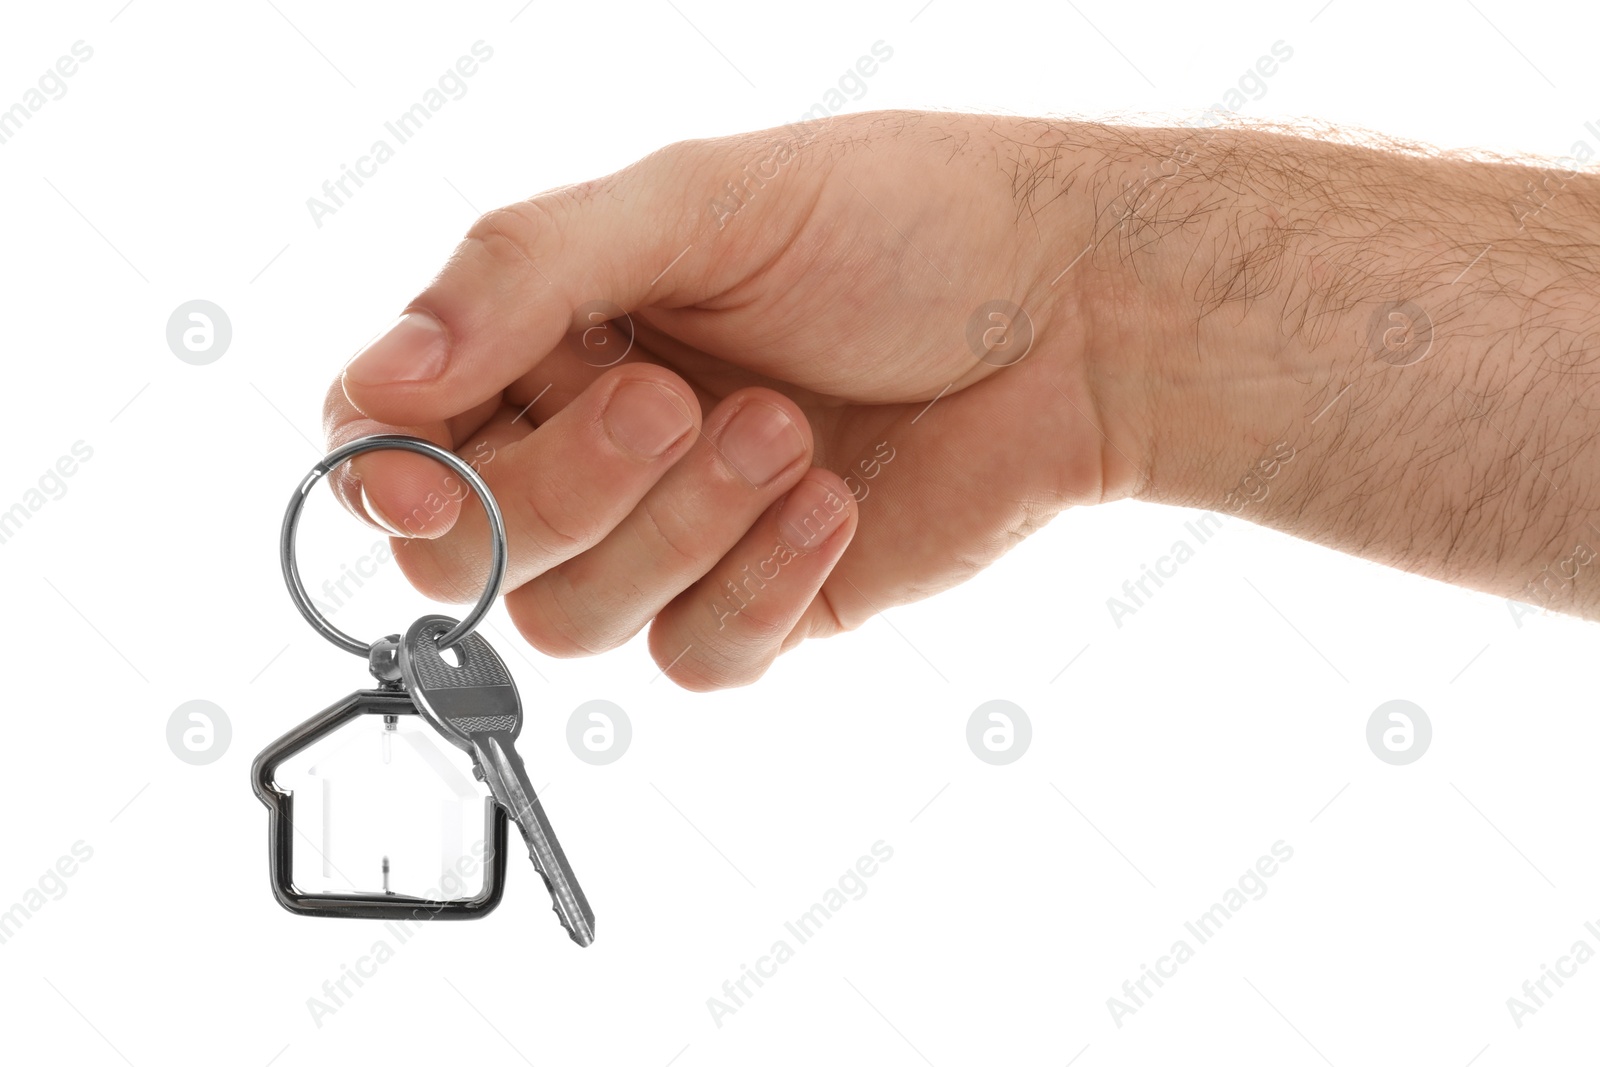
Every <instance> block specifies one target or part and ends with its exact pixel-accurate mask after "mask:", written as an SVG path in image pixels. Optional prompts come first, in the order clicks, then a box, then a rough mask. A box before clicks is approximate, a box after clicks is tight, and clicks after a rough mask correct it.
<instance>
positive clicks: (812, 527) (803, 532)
mask: <svg viewBox="0 0 1600 1067" xmlns="http://www.w3.org/2000/svg"><path fill="white" fill-rule="evenodd" d="M849 513H850V507H849V504H848V502H847V501H846V500H845V498H844V497H842V496H840V495H839V494H838V493H835V492H834V491H833V490H832V489H829V488H828V487H827V486H825V485H822V484H821V483H819V482H816V481H814V480H811V479H806V480H805V481H803V482H801V483H800V484H799V485H797V486H795V488H794V492H792V493H790V494H789V496H788V497H787V499H785V500H784V502H783V506H782V507H780V508H779V509H778V532H779V533H780V534H781V535H782V536H783V538H784V540H786V541H787V542H788V543H789V547H790V548H793V549H795V550H797V551H800V552H811V551H814V550H816V549H818V548H821V547H822V543H823V542H824V541H826V540H827V539H828V537H829V535H830V534H832V533H833V532H834V531H835V530H837V529H838V528H839V527H840V526H841V525H843V524H844V519H845V516H846V515H848V514H849Z"/></svg>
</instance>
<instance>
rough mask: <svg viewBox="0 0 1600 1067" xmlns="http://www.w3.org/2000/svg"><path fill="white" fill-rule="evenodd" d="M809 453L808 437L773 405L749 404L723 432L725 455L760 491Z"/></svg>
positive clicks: (723, 450) (741, 409)
mask: <svg viewBox="0 0 1600 1067" xmlns="http://www.w3.org/2000/svg"><path fill="white" fill-rule="evenodd" d="M805 450H806V442H805V438H803V437H801V436H800V429H799V427H797V426H796V425H795V424H794V420H792V419H790V418H789V416H788V415H787V414H786V413H785V412H784V411H783V410H782V409H780V408H777V407H774V406H773V405H771V404H763V403H760V402H752V403H749V404H746V405H745V406H744V407H742V408H740V409H739V411H738V413H736V414H735V415H734V416H733V418H732V420H730V421H729V423H728V425H727V426H725V427H723V430H722V453H723V455H725V456H726V457H727V458H728V463H729V464H730V465H731V466H732V467H733V468H734V469H735V470H736V471H738V472H739V473H740V474H742V475H743V476H744V478H745V480H746V481H748V482H749V483H750V484H751V485H753V486H755V487H756V488H758V489H759V488H760V487H761V486H764V485H766V484H767V483H768V482H770V481H772V479H774V478H776V477H777V476H778V475H779V474H782V473H783V472H784V471H785V470H787V469H788V468H789V466H790V465H791V464H793V463H794V461H795V460H797V459H799V458H800V457H801V456H802V455H803V454H804V453H805Z"/></svg>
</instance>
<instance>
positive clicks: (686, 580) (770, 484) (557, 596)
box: [506, 389, 812, 656]
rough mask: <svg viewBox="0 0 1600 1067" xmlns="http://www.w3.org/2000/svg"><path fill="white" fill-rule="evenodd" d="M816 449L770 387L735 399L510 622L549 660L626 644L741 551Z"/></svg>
mask: <svg viewBox="0 0 1600 1067" xmlns="http://www.w3.org/2000/svg"><path fill="white" fill-rule="evenodd" d="M811 449H812V440H811V432H810V428H809V427H808V426H807V424H806V419H805V417H804V415H802V414H801V412H800V410H799V409H798V408H797V407H795V405H794V404H793V402H791V401H790V400H788V399H787V398H786V397H784V396H782V395H781V394H779V393H775V392H773V391H772V390H770V389H745V390H741V391H739V392H737V393H734V394H733V395H732V396H730V397H728V398H727V399H726V400H725V401H723V403H722V404H720V405H719V406H718V407H717V409H716V410H715V411H714V412H713V413H712V414H711V417H710V418H709V419H708V420H707V422H706V425H705V428H704V432H703V433H702V434H701V435H700V437H699V439H698V440H697V441H696V442H695V444H694V447H693V448H691V449H690V450H689V452H688V453H687V454H686V455H685V456H684V457H683V459H681V460H679V461H678V462H677V463H676V464H675V465H674V466H673V467H672V469H671V470H670V471H668V472H667V473H666V475H665V476H664V477H663V478H662V479H661V480H660V481H659V482H657V483H656V485H655V487H654V488H653V489H651V490H650V491H649V493H647V494H646V495H645V497H644V499H643V500H641V501H640V502H639V505H638V506H637V507H635V508H634V509H633V511H632V512H630V513H629V514H628V516H627V517H626V518H625V519H623V521H622V522H621V524H620V525H618V526H617V528H616V529H615V530H613V531H611V533H609V534H608V535H606V537H605V538H604V539H603V540H601V541H600V543H599V544H597V545H595V546H594V547H593V548H591V549H589V550H588V551H586V552H584V553H582V554H581V555H579V556H577V557H575V558H573V559H571V560H568V561H567V562H565V563H563V564H561V565H560V566H559V567H556V568H554V569H552V570H549V571H546V572H545V573H543V574H541V575H539V576H537V577H535V578H534V579H533V580H531V581H530V582H528V584H526V585H524V586H523V587H522V588H520V589H518V590H516V591H515V592H513V593H510V594H508V595H507V597H506V609H507V610H508V611H509V612H510V615H511V619H512V621H513V622H514V623H515V624H516V626H517V629H518V630H519V631H520V632H521V633H522V635H523V636H524V637H525V638H527V640H528V641H529V643H531V644H532V645H534V647H536V648H538V649H540V650H542V651H544V652H546V653H548V654H551V655H557V656H561V655H583V654H587V653H595V652H602V651H605V650H607V649H610V648H615V647H617V646H618V645H621V644H623V643H625V642H626V641H627V640H628V639H629V638H631V637H633V635H634V634H636V633H638V632H639V631H640V630H642V629H643V628H644V627H645V626H646V625H647V624H648V623H649V621H650V620H651V619H652V618H654V617H655V616H656V614H657V613H658V612H660V611H661V610H662V609H663V608H665V607H666V606H667V604H668V603H670V602H671V601H672V600H673V598H675V597H676V596H678V594H680V593H681V592H683V591H684V590H685V589H687V588H688V587H689V586H691V585H693V584H694V583H695V582H696V581H697V580H699V579H700V578H701V577H702V576H704V575H705V574H706V573H707V572H708V571H710V570H711V569H712V568H713V567H714V566H715V565H716V564H717V562H718V561H719V560H721V559H722V558H723V556H724V555H725V554H726V553H728V552H729V551H730V550H732V549H734V548H735V546H737V545H738V544H739V542H740V540H741V539H742V538H743V537H744V535H745V533H746V531H748V530H749V529H750V527H751V525H752V524H753V523H755V522H756V521H757V520H758V519H759V518H760V517H761V515H762V513H763V512H764V511H765V510H766V509H767V507H768V506H769V505H770V504H771V503H772V502H773V501H774V500H776V499H778V497H780V496H782V495H783V494H784V493H785V492H786V491H788V490H789V489H790V488H791V487H792V486H793V485H794V484H795V483H796V482H797V481H799V479H800V478H801V477H802V476H803V475H804V474H805V472H806V469H807V468H808V467H809V465H810V461H811Z"/></svg>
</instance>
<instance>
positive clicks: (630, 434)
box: [605, 382, 694, 459]
mask: <svg viewBox="0 0 1600 1067" xmlns="http://www.w3.org/2000/svg"><path fill="white" fill-rule="evenodd" d="M605 419H606V429H608V430H610V431H611V436H612V438H613V439H615V440H616V442H617V444H619V445H621V446H622V447H623V448H625V449H627V450H628V451H629V452H632V453H634V454H635V455H637V456H642V457H643V458H645V459H655V458H656V457H657V456H659V455H661V454H662V453H664V452H666V451H667V449H669V448H671V447H672V446H673V445H674V444H675V443H677V441H678V440H679V439H680V438H682V437H683V435H684V434H686V433H688V432H689V428H690V427H691V426H693V425H694V422H693V421H692V420H691V419H690V418H689V413H688V412H687V411H685V410H684V403H683V401H682V400H681V399H680V398H679V397H678V396H677V394H675V393H673V392H672V390H670V389H668V388H667V387H666V386H664V385H657V384H656V383H655V382H626V383H624V384H622V385H620V386H618V387H617V390H616V392H614V393H612V394H611V402H610V403H609V404H607V405H606V415H605Z"/></svg>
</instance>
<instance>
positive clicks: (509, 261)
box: [466, 200, 561, 269]
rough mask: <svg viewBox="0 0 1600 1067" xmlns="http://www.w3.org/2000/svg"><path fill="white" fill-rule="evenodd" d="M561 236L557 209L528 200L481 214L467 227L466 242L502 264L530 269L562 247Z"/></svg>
mask: <svg viewBox="0 0 1600 1067" xmlns="http://www.w3.org/2000/svg"><path fill="white" fill-rule="evenodd" d="M560 236H561V230H560V223H559V220H558V215H557V213H556V212H553V211H551V210H550V209H549V208H548V207H545V206H540V205H538V203H537V202H536V201H532V200H525V201H522V202H521V203H517V204H508V205H506V206H505V207H497V208H495V209H494V210H492V211H488V212H485V213H484V214H483V215H481V216H479V218H478V220H477V221H476V222H474V223H473V224H472V227H471V229H469V230H467V236H466V244H467V245H468V246H469V247H472V248H476V249H478V250H480V251H481V252H482V253H483V254H484V255H486V256H487V257H489V258H490V259H491V260H493V261H494V262H496V263H498V264H500V265H502V266H509V267H513V268H519V269H528V268H530V267H531V266H532V264H533V263H534V262H535V261H536V260H538V259H539V257H541V256H548V255H549V254H550V253H551V252H552V251H554V250H556V249H558V248H559V247H560Z"/></svg>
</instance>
